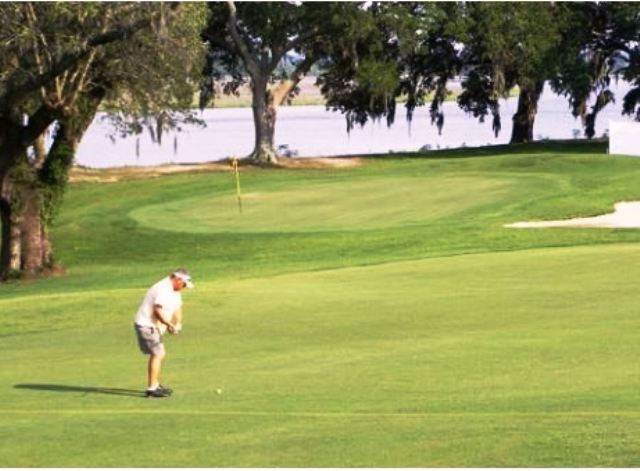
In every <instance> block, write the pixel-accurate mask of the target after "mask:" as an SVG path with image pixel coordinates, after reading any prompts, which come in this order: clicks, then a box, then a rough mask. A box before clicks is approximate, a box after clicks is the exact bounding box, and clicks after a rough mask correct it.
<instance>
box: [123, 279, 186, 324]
mask: <svg viewBox="0 0 640 471" xmlns="http://www.w3.org/2000/svg"><path fill="white" fill-rule="evenodd" d="M156 304H159V305H160V306H162V311H163V313H164V316H165V318H168V319H171V318H172V317H173V314H174V313H175V312H176V311H177V310H178V309H180V308H181V307H182V295H181V294H180V291H174V289H173V283H171V278H170V277H168V276H167V277H166V278H163V279H162V280H160V281H158V282H157V283H156V284H155V285H153V286H152V287H151V288H149V291H147V294H146V295H145V296H144V299H143V300H142V304H141V305H140V307H139V308H138V312H137V313H136V316H135V318H134V320H133V321H134V322H135V323H136V324H138V325H139V326H142V327H161V326H162V327H164V324H162V323H161V322H160V321H159V320H158V319H156V317H155V316H154V315H153V307H154V306H155V305H156ZM163 330H164V329H163Z"/></svg>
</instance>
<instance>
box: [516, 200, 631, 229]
mask: <svg viewBox="0 0 640 471" xmlns="http://www.w3.org/2000/svg"><path fill="white" fill-rule="evenodd" d="M614 208H615V211H614V212H613V213H611V214H603V215H601V216H594V217H590V218H575V219H565V220H561V221H536V222H516V223H513V224H505V227H515V228H532V227H533V228H535V227H607V228H627V229H629V228H640V201H621V202H620V203H616V204H615V206H614Z"/></svg>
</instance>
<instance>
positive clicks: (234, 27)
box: [227, 0, 260, 77]
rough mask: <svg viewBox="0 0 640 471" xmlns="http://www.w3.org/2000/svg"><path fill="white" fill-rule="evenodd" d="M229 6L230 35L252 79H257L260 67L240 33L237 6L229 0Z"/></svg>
mask: <svg viewBox="0 0 640 471" xmlns="http://www.w3.org/2000/svg"><path fill="white" fill-rule="evenodd" d="M227 6H228V7H229V18H227V29H228V30H229V34H231V38H232V39H233V42H234V44H235V46H236V47H237V48H238V51H239V52H240V55H241V56H242V59H243V60H244V63H245V66H246V68H247V71H248V72H249V74H250V75H251V76H252V77H256V76H258V75H260V66H259V65H258V62H257V61H256V59H255V57H253V56H252V55H251V52H250V51H249V48H248V47H247V45H246V44H245V42H244V40H243V39H242V37H241V36H240V33H238V19H237V17H236V5H235V3H234V2H233V1H232V0H229V1H227Z"/></svg>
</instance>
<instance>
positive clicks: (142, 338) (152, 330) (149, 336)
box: [133, 324, 164, 355]
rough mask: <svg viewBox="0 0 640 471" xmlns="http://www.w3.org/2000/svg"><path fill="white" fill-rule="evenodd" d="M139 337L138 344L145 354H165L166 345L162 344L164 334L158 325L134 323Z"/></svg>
mask: <svg viewBox="0 0 640 471" xmlns="http://www.w3.org/2000/svg"><path fill="white" fill-rule="evenodd" d="M133 327H134V329H135V331H136V337H137V338H138V346H139V347H140V351H141V352H142V353H144V354H145V355H162V354H164V345H163V344H162V336H161V335H160V331H159V330H158V329H157V328H156V327H143V326H140V325H138V324H133Z"/></svg>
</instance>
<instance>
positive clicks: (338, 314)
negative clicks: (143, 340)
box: [0, 144, 640, 467]
mask: <svg viewBox="0 0 640 471" xmlns="http://www.w3.org/2000/svg"><path fill="white" fill-rule="evenodd" d="M597 146H598V145H597V144H596V146H592V147H590V148H589V150H588V151H587V152H585V151H584V150H585V149H584V148H582V147H579V146H578V147H575V148H574V147H569V148H565V152H561V151H560V149H561V148H558V147H554V146H552V145H549V146H530V147H529V148H528V151H527V152H519V151H518V152H514V153H507V152H505V153H503V154H501V153H497V154H496V155H478V154H477V152H478V151H476V150H468V151H459V154H456V155H450V154H449V153H447V154H446V155H445V154H442V155H441V156H440V157H435V156H432V157H433V158H426V159H419V158H415V157H414V156H411V155H406V156H397V157H396V158H392V159H382V158H373V159H368V160H366V161H365V165H364V166H362V167H359V168H350V169H333V170H326V169H325V170H268V169H243V174H242V178H243V189H244V190H245V191H246V192H247V193H252V192H253V193H256V194H258V195H260V194H262V195H265V196H264V197H263V198H258V197H256V198H254V200H253V203H252V202H251V201H252V200H251V199H247V201H246V206H245V207H246V208H247V212H246V213H243V214H242V215H239V214H237V213H236V212H235V211H237V208H236V207H235V206H233V205H232V204H231V203H232V202H233V201H232V198H233V191H234V188H233V181H232V179H231V175H225V174H219V173H218V174H196V175H176V176H166V177H159V178H156V179H150V180H137V181H134V182H120V183H109V184H100V185H95V184H94V185H91V184H77V185H73V186H72V188H71V189H70V192H69V194H68V197H67V199H66V202H65V207H64V208H63V211H62V214H61V216H60V219H59V220H58V223H57V226H56V228H55V233H54V236H55V243H56V248H57V250H58V254H59V256H60V258H61V260H62V261H63V262H64V263H65V264H66V265H67V267H68V268H69V270H70V275H69V276H67V277H61V278H55V279H49V280H39V281H33V282H28V283H12V284H9V285H5V286H2V288H0V289H1V291H0V318H2V322H3V326H4V327H5V328H4V329H3V332H2V334H0V336H1V338H0V355H1V356H2V358H3V360H4V365H5V367H4V368H2V369H0V404H1V405H0V411H1V412H2V416H3V420H2V421H0V436H2V437H3V439H2V440H0V465H2V466H12V467H16V466H18V467H22V466H27V467H29V466H35V467H58V466H60V467H76V466H80V467H94V466H98V467H146V466H154V467H165V466H169V467H201V466H205V467H345V466H346V467H441V466H442V467H498V466H506V467H509V466H511V467H596V466H610V467H635V466H638V465H640V462H639V461H638V458H637V457H638V456H640V455H639V452H640V439H638V436H639V434H638V432H640V430H639V426H638V418H639V417H638V414H639V413H638V412H637V410H638V409H637V391H638V387H639V386H640V375H638V373H639V372H640V370H639V369H638V366H637V358H638V355H639V354H640V351H639V350H640V346H639V345H638V342H637V335H636V334H635V331H636V324H637V312H638V310H639V308H640V300H639V298H638V296H637V295H636V293H637V290H636V284H637V283H636V281H637V280H638V279H640V268H639V267H640V251H639V250H638V245H637V242H638V231H635V230H610V229H602V230H600V229H587V230H571V229H552V230H532V231H527V230H513V229H506V228H504V227H503V224H505V223H509V222H514V221H518V220H526V219H536V218H545V219H557V218H562V217H571V216H578V215H580V216H584V215H591V214H597V213H599V212H609V211H610V210H611V209H612V207H613V203H614V202H616V201H619V200H622V199H640V198H639V197H640V195H639V194H638V190H637V184H636V182H637V180H638V177H639V176H640V162H639V161H637V160H635V159H630V158H611V157H608V156H604V155H602V154H601V153H599V152H598V147H597ZM403 197H405V198H406V201H405V200H403V201H400V202H399V201H398V199H402V198H403ZM227 198H231V200H229V201H227ZM367 198H371V199H370V200H367ZM225 202H227V203H229V204H228V205H226V203H225ZM412 203H414V204H412ZM251 204H255V205H256V207H254V208H253V210H252V209H251ZM273 206H277V208H274V207H273ZM444 209H446V210H444ZM241 217H243V218H244V217H246V219H242V220H240V219H239V218H241ZM249 217H250V218H251V219H250V220H247V219H249ZM233 218H236V219H233ZM287 224H288V225H289V227H283V226H286V225H287ZM229 225H231V226H232V227H233V230H231V231H230V230H229V229H228V226H229ZM203 227H204V228H205V229H203ZM180 265H185V266H187V267H189V268H190V269H191V270H192V272H193V273H194V276H195V278H196V285H197V288H196V289H195V290H191V291H189V292H187V293H185V295H184V297H185V302H186V312H185V317H186V318H185V329H184V332H183V333H182V334H181V335H180V336H176V337H168V338H167V339H166V343H167V349H168V352H169V357H168V359H167V363H166V365H165V371H164V379H163V381H166V383H167V384H168V385H170V386H171V387H173V388H174V389H175V391H176V393H175V395H174V396H173V397H172V398H171V399H170V400H166V401H162V400H161V401H154V400H147V399H144V398H141V397H139V395H138V392H140V391H141V390H142V388H143V384H144V370H145V364H144V360H145V359H144V357H142V356H141V355H140V354H139V353H138V352H137V348H136V345H135V338H134V335H133V329H132V326H131V322H132V317H133V313H134V312H135V309H136V308H137V305H138V303H139V302H140V300H141V298H142V296H143V294H144V292H145V290H146V288H148V286H149V285H150V284H151V283H153V282H154V281H156V279H157V278H159V277H160V276H162V275H163V274H164V273H165V272H166V271H167V270H168V269H170V268H172V267H175V266H180ZM218 389H220V390H221V391H222V393H221V394H218V393H217V390H218ZM150 428H151V429H153V430H162V431H166V432H167V437H169V435H170V439H169V438H167V440H161V441H160V443H159V444H158V446H157V447H140V443H143V442H145V441H146V440H148V438H149V430H150ZM61 450H64V452H62V451H61Z"/></svg>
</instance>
